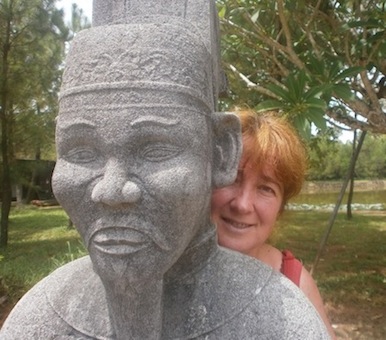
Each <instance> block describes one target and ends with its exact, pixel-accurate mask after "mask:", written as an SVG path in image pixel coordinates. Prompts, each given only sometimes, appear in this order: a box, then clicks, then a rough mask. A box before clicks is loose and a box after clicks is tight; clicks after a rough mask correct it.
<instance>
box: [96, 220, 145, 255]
mask: <svg viewBox="0 0 386 340" xmlns="http://www.w3.org/2000/svg"><path fill="white" fill-rule="evenodd" d="M92 243H93V245H94V247H95V248H97V249H98V250H99V251H101V252H103V253H106V254H111V255H129V254H133V253H136V252H138V251H140V250H141V249H143V248H145V247H146V246H147V245H148V244H149V243H150V242H149V238H148V237H147V236H146V235H145V234H144V233H141V232H140V231H138V230H136V229H133V228H125V227H108V228H103V229H101V230H98V231H97V232H96V233H95V234H94V237H93V239H92Z"/></svg>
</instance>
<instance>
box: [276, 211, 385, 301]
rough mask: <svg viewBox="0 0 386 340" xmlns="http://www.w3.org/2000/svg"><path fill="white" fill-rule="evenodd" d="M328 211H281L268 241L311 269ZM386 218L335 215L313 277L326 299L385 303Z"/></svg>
mask: <svg viewBox="0 0 386 340" xmlns="http://www.w3.org/2000/svg"><path fill="white" fill-rule="evenodd" d="M329 216H330V213H327V212H310V211H307V212H292V211H291V212H290V211H288V212H286V213H285V215H284V216H283V219H282V221H281V225H282V226H280V227H279V230H278V231H277V233H276V235H275V236H274V240H273V242H274V243H275V244H276V245H277V246H278V247H279V248H288V249H291V250H292V251H293V252H294V253H295V254H296V256H297V257H298V258H300V259H302V261H303V263H304V265H305V267H306V268H308V269H310V268H311V266H312V264H313V261H314V258H315V255H316V250H317V248H318V246H319V243H320V239H321V237H322V234H323V232H324V230H325V228H326V225H327V220H328V218H329ZM385 240H386V216H385V215H383V216H374V215H373V216H371V215H360V214H355V215H354V218H353V219H352V220H347V219H346V216H345V214H339V215H338V218H337V221H336V223H335V225H334V226H333V229H332V232H331V234H330V237H329V239H328V243H327V247H326V251H325V252H324V255H323V257H322V260H321V261H320V262H319V265H318V267H317V269H316V272H315V273H314V276H315V279H316V280H317V282H318V286H319V288H320V290H321V292H322V294H323V296H324V297H325V299H327V300H329V301H331V302H333V303H339V304H341V303H344V302H345V301H348V300H349V301H351V302H355V303H358V304H363V303H369V302H370V303H371V305H372V306H374V307H381V306H385V305H386V296H385V292H386V291H385V289H386V256H384V254H386V242H385Z"/></svg>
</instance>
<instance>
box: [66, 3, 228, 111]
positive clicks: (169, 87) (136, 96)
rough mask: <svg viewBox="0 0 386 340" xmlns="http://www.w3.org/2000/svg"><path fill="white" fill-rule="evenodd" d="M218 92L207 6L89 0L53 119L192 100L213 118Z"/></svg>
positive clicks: (214, 21) (214, 36)
mask: <svg viewBox="0 0 386 340" xmlns="http://www.w3.org/2000/svg"><path fill="white" fill-rule="evenodd" d="M223 89H224V77H223V75H222V72H221V69H220V60H219V33H218V17H217V13H216V8H215V4H214V2H213V1H209V0H174V1H171V0H131V1H130V0H126V1H125V0H118V1H117V0H94V4H93V26H92V27H91V28H90V29H87V30H83V31H81V32H80V33H79V34H77V35H76V37H75V39H74V40H73V42H72V44H71V48H70V51H69V54H68V56H67V58H66V67H65V72H64V75H63V82H62V88H61V96H60V112H61V113H63V112H66V111H68V110H71V108H73V107H76V106H78V105H83V106H84V105H86V106H89V107H90V108H91V109H92V107H96V108H97V107H103V106H106V105H108V106H109V107H124V106H132V105H138V106H144V105H157V106H160V105H161V106H162V105H173V106H179V105H185V106H186V105H188V106H189V105H190V101H191V102H192V103H193V101H194V102H195V104H196V105H197V100H198V101H199V102H200V103H201V104H202V105H203V106H204V107H205V111H207V112H212V111H215V110H216V106H217V99H218V96H219V93H220V92H221V91H222V90H223ZM95 93H98V95H95ZM88 97H89V98H88ZM88 99H89V100H88Z"/></svg>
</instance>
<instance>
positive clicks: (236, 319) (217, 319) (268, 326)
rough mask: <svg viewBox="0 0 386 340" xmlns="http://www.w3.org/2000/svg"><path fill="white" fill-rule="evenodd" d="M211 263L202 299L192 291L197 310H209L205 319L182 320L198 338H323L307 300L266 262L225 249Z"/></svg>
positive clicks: (325, 333)
mask: <svg viewBox="0 0 386 340" xmlns="http://www.w3.org/2000/svg"><path fill="white" fill-rule="evenodd" d="M211 262H212V263H210V264H209V266H208V267H207V268H206V273H205V274H204V277H201V278H200V280H202V282H200V285H199V286H200V287H201V291H202V295H201V296H200V297H201V299H198V298H197V294H196V295H195V300H197V301H199V303H198V304H197V305H196V304H194V303H193V306H195V307H196V314H199V311H201V310H207V311H209V310H210V311H211V313H209V314H208V315H206V318H205V321H207V322H206V323H205V324H200V325H198V324H194V325H193V321H194V320H195V318H189V317H187V318H186V319H187V320H189V321H188V322H189V323H191V324H192V325H191V326H192V329H201V330H203V332H202V333H201V334H199V336H197V338H198V339H201V338H205V339H240V338H243V339H257V338H258V339H312V340H314V339H315V340H316V339H318V340H319V339H328V335H327V332H326V329H325V326H324V324H323V322H322V321H321V319H320V317H319V315H318V313H317V312H316V310H315V308H314V307H313V306H312V304H311V303H310V302H309V300H308V299H307V298H306V297H305V296H304V294H303V293H302V292H301V291H300V289H299V288H298V287H296V286H295V285H294V284H293V283H292V282H291V281H290V280H288V279H287V278H286V277H284V276H283V275H281V274H280V273H279V272H276V271H275V270H273V269H272V268H271V267H270V266H267V265H266V264H264V263H262V262H260V261H258V260H255V259H253V258H251V257H248V256H243V255H241V254H238V253H237V254H236V253H235V252H232V251H229V250H227V249H220V251H219V252H217V254H216V256H215V258H213V259H212V261H211ZM211 266H212V268H211ZM204 272H205V271H204ZM214 301H215V303H213V302H214ZM208 303H210V304H211V305H210V306H208ZM204 307H205V308H204ZM191 320H193V321H191ZM204 334H205V336H204Z"/></svg>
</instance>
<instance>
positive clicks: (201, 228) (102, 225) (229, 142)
mask: <svg viewBox="0 0 386 340" xmlns="http://www.w3.org/2000/svg"><path fill="white" fill-rule="evenodd" d="M180 3H181V2H180ZM94 9H95V4H94ZM120 13H121V12H120ZM161 14H162V13H161ZM114 18H115V17H114ZM129 18H130V20H129V19H128V18H126V19H122V18H121V19H119V20H118V19H116V18H115V20H116V21H117V22H115V23H114V24H112V25H110V24H109V25H105V24H104V23H103V22H102V24H101V25H96V26H94V27H93V28H91V29H89V30H85V31H83V32H81V33H79V34H78V36H77V37H76V39H75V41H74V42H73V43H72V47H71V50H70V52H69V55H68V57H67V59H66V70H65V73H64V77H63V85H62V89H61V98H60V113H59V117H58V120H57V154H58V159H57V165H56V168H55V172H54V176H53V188H54V192H55V195H56V197H57V199H58V201H59V202H60V203H61V205H62V206H63V207H64V209H65V210H66V211H67V213H68V214H69V216H70V218H71V219H72V221H73V222H74V224H75V226H76V227H77V229H78V230H79V232H80V234H81V236H82V238H83V241H84V243H85V245H86V246H87V248H88V250H89V253H90V257H91V259H92V261H93V265H94V269H95V271H96V272H97V273H98V274H99V275H100V276H101V277H105V278H109V279H111V280H117V279H119V278H122V279H124V280H125V281H129V282H133V283H138V284H140V282H142V281H143V280H145V279H149V278H150V277H152V278H155V277H156V278H159V279H160V278H162V276H163V275H164V274H165V273H166V272H167V271H168V270H169V269H170V268H171V267H172V266H173V264H174V263H175V262H176V261H177V260H178V259H179V258H180V256H181V255H182V254H183V253H184V251H185V250H186V249H187V248H188V247H189V246H192V245H194V243H197V242H199V240H200V239H201V238H202V237H203V235H205V233H207V232H208V231H210V230H213V226H212V225H211V223H210V221H209V205H210V203H209V202H210V196H211V191H212V188H213V187H214V186H215V187H218V186H222V185H226V184H228V183H230V182H232V181H233V179H234V177H235V174H236V169H237V165H238V160H239V156H240V135H239V129H240V127H239V122H238V119H237V118H236V117H235V116H234V115H232V114H224V113H218V112H215V111H216V107H217V98H218V93H219V91H220V89H221V88H222V85H219V80H221V74H220V73H219V67H218V59H217V58H218V55H217V52H216V51H217V45H214V44H213V41H212V40H213V39H212V38H208V39H204V38H203V36H205V35H203V34H202V32H200V30H199V29H198V28H197V26H196V25H194V24H192V21H191V20H187V19H186V18H181V17H170V16H164V15H154V16H151V15H150V16H143V15H135V16H129ZM127 21H130V23H128V22H127ZM96 22H97V23H98V20H96ZM209 32H211V31H209Z"/></svg>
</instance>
